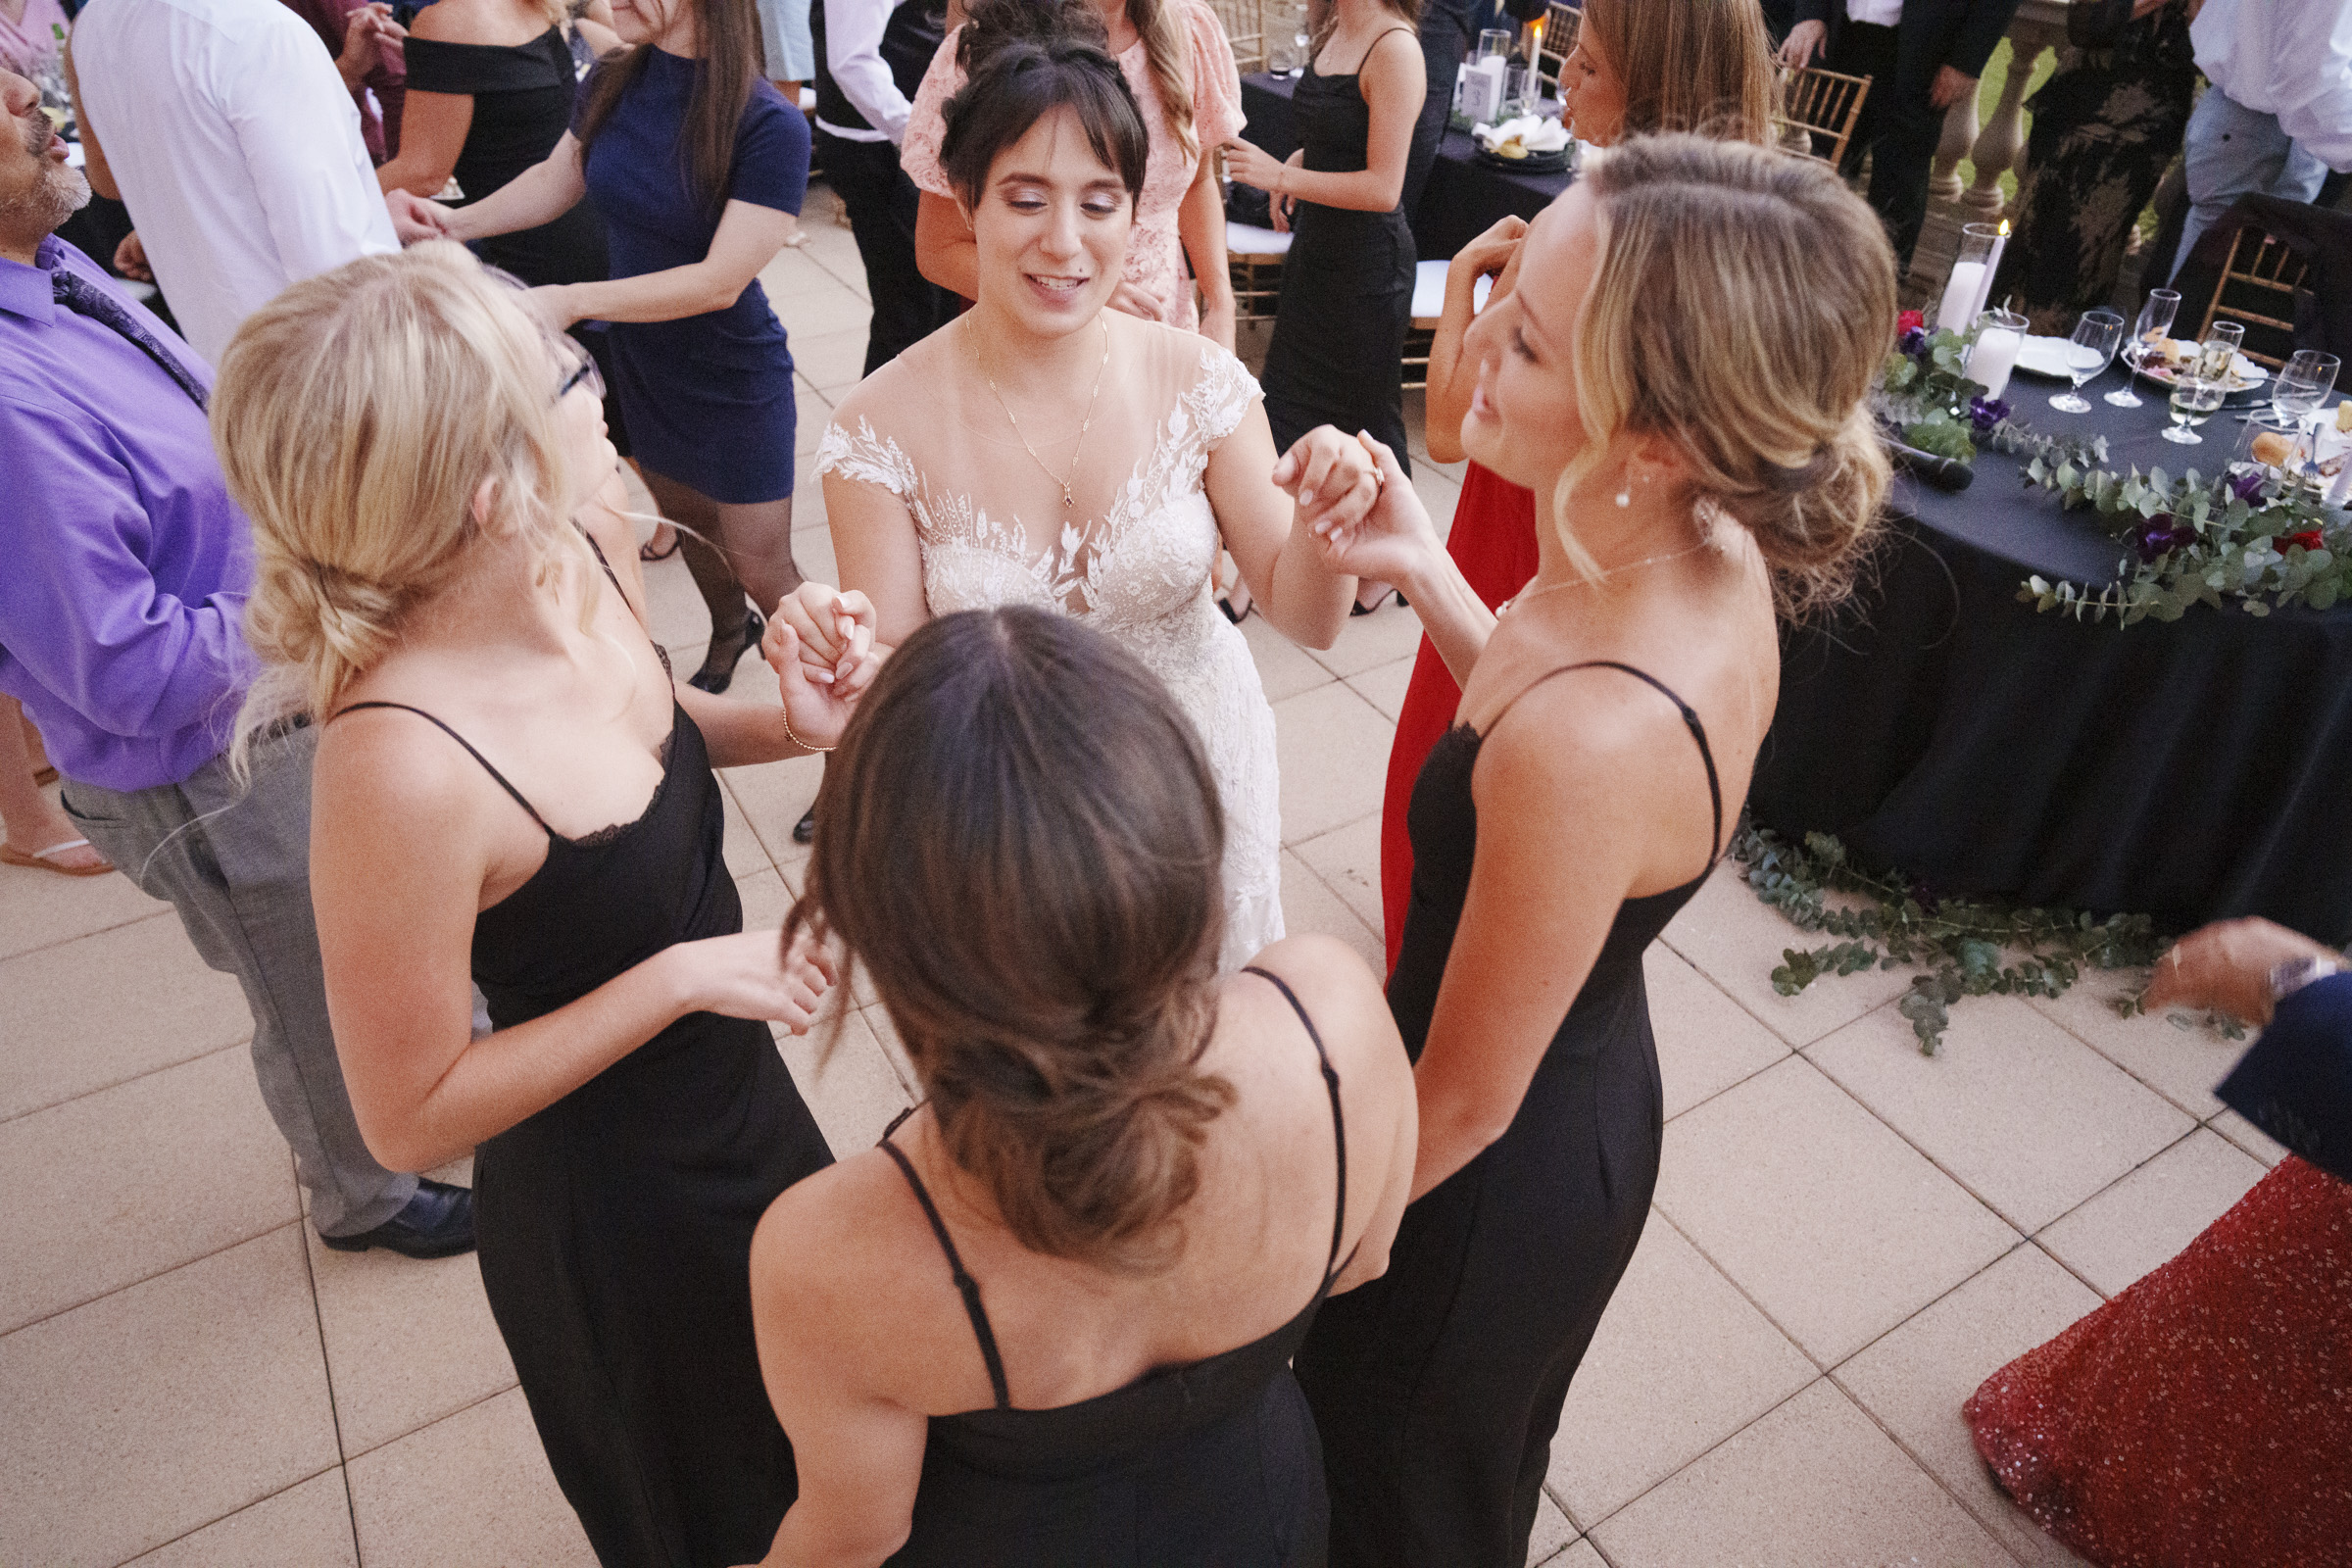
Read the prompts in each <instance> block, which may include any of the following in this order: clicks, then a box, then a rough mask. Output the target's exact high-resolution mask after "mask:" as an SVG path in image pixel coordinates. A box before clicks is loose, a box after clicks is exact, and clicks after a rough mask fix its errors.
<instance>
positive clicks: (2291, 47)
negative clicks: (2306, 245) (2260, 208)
mask: <svg viewBox="0 0 2352 1568" xmlns="http://www.w3.org/2000/svg"><path fill="white" fill-rule="evenodd" d="M2188 36H2189V41H2190V42H2191V43H2192V44H2194V45H2195V46H2196V52H2197V69H2198V70H2199V71H2202V72H2204V73H2205V79H2206V81H2207V82H2208V83H2209V85H2208V86H2207V87H2206V89H2205V96H2204V97H2202V98H2200V99H2198V100H2197V107H2196V111H2195V113H2193V114H2191V115H2190V116H2189V117H2188V136H2187V140H2186V142H2185V144H2184V145H2183V147H2182V149H2181V162H2182V168H2183V171H2184V172H2186V173H2187V175H2188V200H2189V212H2188V221H2187V223H2186V225H2185V226H2184V227H2182V229H2181V231H2180V249H2179V250H2178V251H2176V252H2174V253H2173V270H2175V271H2176V272H2177V271H2179V270H2180V264H2181V263H2182V262H2185V261H2186V260H2187V259H2188V253H2189V252H2190V251H2191V250H2192V249H2194V248H2195V246H2196V243H2197V237H2198V236H2199V235H2201V234H2203V233H2204V232H2205V230H2207V229H2208V228H2210V227H2212V226H2213V225H2214V223H2215V222H2217V221H2219V220H2220V219H2221V217H2222V215H2223V214H2224V213H2227V212H2228V211H2229V208H2230V206H2231V204H2233V203H2234V202H2236V200H2237V199H2238V198H2239V197H2240V196H2254V195H2261V196H2277V197H2279V198H2282V199H2283V200H2286V201H2290V202H2307V201H2311V200H2313V199H2315V198H2316V197H2318V195H2319V194H2320V186H2321V184H2322V182H2324V181H2325V180H2326V179H2327V171H2328V170H2330V169H2337V170H2352V0H2205V8H2204V9H2203V10H2202V11H2199V12H2198V13H2197V20H2196V21H2195V22H2193V23H2191V24H2190V25H2189V29H2188Z"/></svg>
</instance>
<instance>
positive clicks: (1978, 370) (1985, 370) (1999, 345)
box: [1968, 311, 2026, 398]
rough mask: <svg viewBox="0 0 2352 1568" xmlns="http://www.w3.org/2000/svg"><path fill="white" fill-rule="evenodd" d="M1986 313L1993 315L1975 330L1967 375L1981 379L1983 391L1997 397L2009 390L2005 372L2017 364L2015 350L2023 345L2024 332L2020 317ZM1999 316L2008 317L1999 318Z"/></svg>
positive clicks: (1998, 312)
mask: <svg viewBox="0 0 2352 1568" xmlns="http://www.w3.org/2000/svg"><path fill="white" fill-rule="evenodd" d="M1986 314H1987V315H1988V316H1990V317H1992V318H1993V319H1991V320H1988V321H1986V322H1985V324H1984V326H1983V327H1981V328H1980V329H1979V330H1978V332H1977V345H1976V347H1975V348H1973V349H1971V350H1969V353H1968V378H1969V379H1970V380H1971V381H1982V382H1984V383H1985V396H1986V397H1987V398H1997V397H1999V396H2000V395H2001V394H2002V393H2003V392H2006V391H2008V390H2009V372H2010V371H2012V370H2014V369H2016V368H2017V352H2018V350H2020V349H2022V348H2024V347H2025V346H2026V333H2025V326H2024V322H2023V320H2022V319H2020V318H2017V317H2009V316H2008V313H2007V312H2003V311H1993V312H1987V313H1986ZM2003 317H2008V320H2007V321H2004V320H2003V319H2001V318H2003ZM2009 321H2015V322H2017V323H2018V324H2016V325H2010V324H2008V322H2009Z"/></svg>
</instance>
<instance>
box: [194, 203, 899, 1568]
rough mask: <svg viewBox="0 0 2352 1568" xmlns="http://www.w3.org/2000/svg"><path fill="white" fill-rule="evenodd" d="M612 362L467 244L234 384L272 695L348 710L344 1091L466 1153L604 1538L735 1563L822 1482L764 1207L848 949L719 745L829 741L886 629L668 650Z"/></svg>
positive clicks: (396, 281)
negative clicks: (799, 1410)
mask: <svg viewBox="0 0 2352 1568" xmlns="http://www.w3.org/2000/svg"><path fill="white" fill-rule="evenodd" d="M599 390H600V387H599V382H598V378H597V376H596V373H595V367H594V365H593V363H592V362H589V361H587V360H586V359H585V358H584V357H583V356H580V355H579V354H578V353H577V351H576V349H574V348H573V347H572V345H571V344H570V342H569V340H568V339H566V338H564V337H561V336H558V335H555V334H553V333H551V332H549V331H548V330H547V329H546V328H545V326H544V325H542V324H541V323H540V322H539V321H538V319H536V318H535V317H534V316H532V315H531V314H530V312H529V310H528V309H527V307H526V305H525V303H524V296H523V295H522V294H521V293H520V292H519V291H518V290H516V289H515V288H513V287H511V286H509V285H506V284H503V283H501V282H500V281H498V280H497V279H495V278H493V277H492V276H490V275H489V274H488V273H487V272H485V271H484V270H483V269H482V267H481V264H480V263H479V262H477V261H475V260H474V259H473V258H472V257H471V256H469V255H468V254H467V253H466V251H464V250H463V249H461V248H460V247H458V246H455V245H449V244H445V243H434V244H426V245H419V246H417V247H414V248H412V249H411V250H409V251H408V252H406V253H405V254H403V255H400V256H396V257H369V258H366V259H364V260H361V261H357V262H353V263H351V264H350V265H348V266H345V267H342V268H339V269H337V270H335V271H332V272H328V273H325V274H323V275H322V276H319V277H317V278H313V279H310V280H309V281H306V282H303V283H298V284H296V285H294V286H293V287H292V288H289V289H288V290H286V292H285V293H284V294H282V295H280V296H279V297H278V298H277V299H276V300H274V301H272V302H271V303H270V305H269V306H267V307H265V308H264V309H263V310H261V311H260V312H257V313H256V314H255V315H254V316H253V317H252V318H251V319H248V320H247V321H246V323H245V324H244V326H243V327H242V328H240V330H239V332H238V334H237V337H236V338H235V340H234V341H233V342H232V343H231V344H230V346H229V350H228V353H227V356H226V358H225V360H224V362H223V364H222V366H221V381H220V386H219V389H218V390H217V391H216V393H215V395H214V404H213V407H214V411H215V417H216V418H217V419H218V420H219V423H218V425H217V426H216V428H217V430H218V431H219V433H220V439H221V450H222V454H223V466H224V467H225V468H226V469H227V471H228V474H229V485H230V489H231V491H232V493H233V494H235V496H236V497H237V499H238V501H239V503H240V504H241V505H242V506H243V507H244V508H245V510H246V512H247V513H248V515H250V516H251V517H252V519H253V524H254V541H255V554H256V578H255V587H254V591H253V595H252V598H251V600H250V602H249V604H248V607H247V614H248V617H249V619H248V623H247V624H248V634H249V636H250V638H251V640H252V642H253V643H254V646H255V648H256V650H257V651H258V652H259V653H260V654H261V655H262V657H263V658H264V659H265V661H267V662H269V664H270V670H269V672H268V673H267V674H266V675H265V677H264V680H263V682H262V684H261V685H260V686H258V687H257V688H256V690H257V693H258V694H259V695H257V697H256V698H255V699H254V706H253V707H252V708H251V709H250V710H249V712H248V714H247V716H246V720H245V723H246V726H247V727H246V733H247V734H248V735H250V733H251V729H252V726H253V725H255V724H258V723H262V722H264V721H270V720H274V719H276V718H278V717H280V716H284V715H288V714H289V713H290V715H291V716H295V717H308V718H311V719H315V720H319V721H325V722H324V733H323V734H322V735H321V737H320V740H319V751H318V761H317V764H316V772H315V776H314V781H313V822H312V830H313V846H314V848H313V856H312V866H311V873H312V900H313V904H314V907H315V909H316V913H317V918H318V923H319V943H320V951H321V952H322V954H323V955H324V956H325V963H326V984H327V1002H328V1006H329V1009H330V1012H331V1014H332V1017H333V1021H334V1026H335V1042H336V1047H337V1051H338V1054H340V1055H341V1057H342V1061H343V1066H344V1072H345V1076H346V1078H347V1080H348V1081H349V1083H350V1086H351V1095H352V1105H353V1108H354V1110H355V1111H356V1112H357V1114H358V1117H359V1122H360V1127H361V1130H362V1132H363V1133H365V1134H366V1136H367V1138H368V1144H369V1147H370V1148H372V1149H374V1150H376V1151H378V1152H379V1153H392V1152H397V1154H398V1156H399V1157H400V1158H401V1159H402V1160H403V1161H406V1162H408V1163H407V1165H406V1166H405V1167H404V1168H418V1169H421V1168H427V1167H430V1166H433V1165H436V1164H440V1163H444V1162H446V1161H449V1160H452V1159H456V1158H459V1157H461V1156H463V1155H464V1154H466V1153H467V1152H474V1154H475V1160H476V1163H475V1171H474V1181H475V1195H476V1196H475V1210H474V1211H475V1225H476V1230H477V1234H478V1236H479V1238H480V1250H481V1267H482V1283H483V1288H484V1290H485V1292H486V1293H487V1294H488V1296H489V1299H490V1306H491V1310H492V1312H493V1313H494V1314H495V1316H496V1317H497V1319H498V1324H499V1330H500V1333H501V1334H502V1335H503V1336H504V1337H505V1339H506V1343H507V1348H508V1350H509V1351H510V1352H511V1353H512V1354H513V1356H514V1358H515V1371H516V1372H517V1374H518V1375H519V1377H520V1380H521V1384H522V1391H523V1394H524V1396H525V1397H527V1398H528V1399H529V1401H530V1406H531V1414H532V1417H533V1419H534V1420H535V1421H536V1423H537V1425H538V1429H539V1435H540V1439H541V1441H542V1443H543V1444H544V1445H545V1446H546V1449H547V1456H548V1462H549V1464H550V1465H551V1467H552V1468H553V1469H554V1471H555V1475H556V1480H557V1481H558V1483H559V1484H561V1485H562V1487H563V1488H564V1495H565V1496H566V1497H567V1498H569V1499H570V1501H571V1504H572V1506H573V1508H574V1509H576V1510H577V1511H578V1513H579V1516H580V1522H581V1524H582V1526H583V1527H584V1528H585V1529H586V1531H587V1535H588V1539H589V1542H590V1543H591V1544H593V1545H594V1547H595V1548H596V1551H597V1554H598V1556H599V1557H600V1558H601V1559H602V1561H604V1562H605V1563H606V1564H608V1565H621V1564H627V1565H641V1564H642V1565H649V1568H651V1565H660V1568H689V1565H692V1568H705V1565H708V1568H722V1565H727V1564H735V1563H741V1562H744V1561H746V1560H748V1559H749V1558H751V1557H753V1556H756V1555H757V1554H758V1553H759V1552H760V1551H762V1550H764V1549H765V1548H766V1544H767V1542H768V1540H769V1539H770V1538H771V1537H772V1535H773V1534H774V1531H775V1527H776V1522H777V1520H778V1519H780V1518H781V1517H782V1516H783V1513H784V1510H785V1508H786V1507H787V1506H788V1505H789V1504H790V1502H791V1501H792V1497H793V1493H794V1472H793V1462H792V1452H791V1449H790V1447H789V1446H788V1445H787V1443H786V1441H785V1438H784V1434H783V1432H782V1430H781V1429H780V1428H779V1427H778V1426H777V1425H776V1422H775V1419H774V1417H773V1415H772V1414H771V1413H770V1412H769V1411H768V1409H767V1406H766V1403H765V1401H764V1400H763V1399H762V1398H761V1397H760V1385H759V1367H758V1363H757V1353H756V1349H755V1347H754V1343H753V1332H752V1319H751V1300H750V1291H749V1276H748V1268H749V1258H750V1251H751V1242H752V1233H753V1229H754V1227H755V1225H756V1224H757V1223H758V1221H759V1217H760V1213H761V1211H762V1210H763V1209H764V1208H765V1207H766V1205H767V1204H768V1202H769V1201H772V1200H773V1199H774V1198H775V1196H776V1195H777V1194H778V1193H780V1192H782V1191H783V1190H784V1189H785V1188H786V1187H787V1186H789V1185H791V1184H792V1183H793V1182H794V1181H797V1180H799V1179H800V1178H802V1177H804V1176H807V1175H809V1173H811V1172H813V1171H816V1170H818V1169H820V1168H822V1167H823V1166H825V1165H826V1164H828V1163H830V1161H831V1154H830V1152H828V1151H827V1149H826V1147H825V1141H824V1138H823V1136H822V1135H821V1134H820V1133H819V1132H818V1131H817V1128H816V1125H815V1123H814V1122H813V1121H812V1120H811V1119H810V1117H809V1110H808V1107H807V1106H806V1105H804V1104H803V1103H802V1102H801V1098H800V1096H799V1094H798V1093H796V1092H795V1090H794V1088H793V1085H792V1080H791V1078H790V1076H789V1075H788V1074H787V1072H786V1071H785V1069H784V1066H783V1063H782V1061H781V1059H780V1058H779V1057H778V1055H777V1052H776V1048H775V1043H774V1040H773V1038H772V1037H771V1035H770V1033H769V1023H770V1021H773V1022H777V1023H781V1024H784V1025H786V1026H788V1027H790V1028H792V1029H795V1030H803V1029H806V1028H807V1027H808V1024H809V1018H810V1015H811V1013H812V1012H813V1010H814V1008H815V1007H816V1005H817V1004H818V999H819V998H820V996H821V995H822V993H823V992H824V991H825V989H826V988H827V984H828V966H827V965H825V964H824V963H823V962H822V961H820V960H815V959H812V958H811V957H810V956H808V954H807V952H806V950H805V949H803V948H787V947H786V946H785V945H784V943H783V942H782V941H781V939H780V937H779V935H778V934H777V933H776V932H773V931H767V932H748V933H747V932H743V931H742V930H741V927H742V924H743V909H742V906H741V904H740V903H739V902H738V901H737V898H736V893H735V885H734V881H733V879H732V878H731V877H730V876H729V874H728V872H727V868H726V865H725V862H724V860H723V859H722V858H721V856H720V837H721V834H722V832H723V821H722V816H721V810H720V795H719V788H718V783H717V780H716V779H715V777H714V776H713V775H712V772H711V768H712V766H713V765H722V766H723V765H732V764H736V763H742V762H751V761H758V760H767V759H772V758H777V757H788V756H794V755H798V754H801V753H803V752H805V751H807V750H809V743H811V742H815V743H818V744H823V743H826V742H829V741H830V740H831V739H832V737H833V736H834V735H836V734H837V733H838V732H839V730H840V728H841V725H842V722H843V718H844V714H845V707H846V703H847V701H849V700H851V699H849V698H848V697H846V696H845V695H844V693H854V692H855V691H856V690H857V689H858V688H859V687H860V686H861V685H862V684H863V683H864V681H865V680H866V679H868V678H870V667H869V666H870V663H871V656H870V652H869V653H868V654H867V655H865V656H862V657H860V656H858V655H856V654H854V653H845V656H844V659H843V660H842V662H841V667H839V668H838V669H837V671H836V673H837V676H839V677H842V678H841V679H840V680H839V681H838V683H837V684H838V685H839V687H840V688H841V690H840V691H837V692H834V693H830V694H820V693H817V692H814V691H812V690H811V689H810V688H809V686H808V684H807V683H806V682H804V681H803V680H802V679H801V677H800V671H799V669H798V667H797V666H795V667H792V668H791V669H790V673H789V674H788V675H787V677H786V682H785V690H784V698H785V706H784V707H783V708H781V709H774V708H765V707H759V706H754V705H750V704H741V703H728V702H725V701H722V700H720V699H716V698H712V697H708V696H706V695H705V694H703V693H701V692H698V691H695V690H693V689H691V688H689V687H685V686H683V685H681V684H680V683H678V682H675V681H673V680H672V679H671V677H670V673H669V669H668V665H667V662H666V661H665V660H663V659H662V651H661V649H660V647H659V646H658V645H656V644H655V643H654V642H652V640H651V639H650V638H648V637H647V635H646V633H645V630H644V628H643V626H642V624H641V620H640V613H641V612H640V610H639V607H640V605H641V604H642V602H643V597H642V584H641V581H640V579H639V577H638V572H637V564H636V562H635V560H634V559H633V557H632V556H631V555H630V553H629V552H628V548H627V547H628V544H629V542H630V536H629V532H628V529H627V525H626V523H625V521H624V520H623V519H622V518H621V517H620V516H619V515H617V514H616V513H614V512H613V511H612V510H611V509H610V502H611V500H612V499H613V493H614V492H615V491H616V490H617V488H618V486H617V481H616V479H615V478H614V475H613V452H612V448H611V447H610V445H609V444H608V443H607V442H606V441H605V440H604V438H603V425H602V421H601V420H600V419H599V417H598V416H597V402H596V396H595V394H596V393H597V392H598V391H599ZM600 503H601V504H600ZM575 516H576V517H577V518H578V519H579V521H577V522H576V523H575V521H574V520H573V518H574V517H575ZM608 563H609V564H608ZM845 629H846V628H845ZM857 636H862V637H863V638H864V639H865V640H866V641H867V643H868V647H869V649H870V628H868V629H867V631H866V632H864V633H862V634H857V635H854V637H853V644H852V646H853V647H854V644H855V641H856V640H857ZM469 982H471V984H478V985H479V986H480V987H481V989H482V991H483V992H484V994H485V995H487V997H488V998H489V1003H490V1015H491V1019H492V1022H493V1023H494V1024H495V1025H496V1028H495V1030H494V1031H493V1032H492V1033H491V1034H489V1035H487V1036H485V1037H483V1038H481V1039H478V1040H477V1039H474V1038H472V1036H471V1032H470V1029H469V1019H470V1014H471V1010H472V1005H471V984H469Z"/></svg>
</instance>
